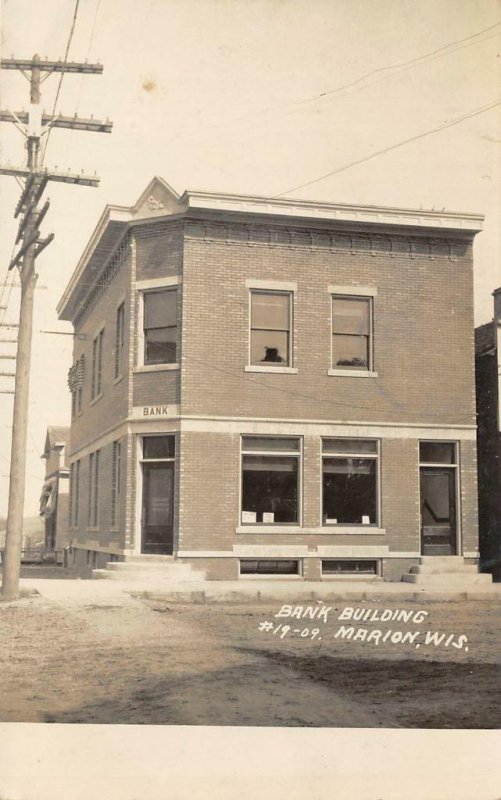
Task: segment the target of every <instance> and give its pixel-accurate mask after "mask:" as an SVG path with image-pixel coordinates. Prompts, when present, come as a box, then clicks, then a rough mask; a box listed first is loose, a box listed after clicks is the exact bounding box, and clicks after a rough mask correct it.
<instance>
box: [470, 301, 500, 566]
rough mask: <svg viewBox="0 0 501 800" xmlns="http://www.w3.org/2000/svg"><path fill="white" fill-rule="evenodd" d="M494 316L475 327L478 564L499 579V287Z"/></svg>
mask: <svg viewBox="0 0 501 800" xmlns="http://www.w3.org/2000/svg"><path fill="white" fill-rule="evenodd" d="M493 294H494V318H493V319H492V320H491V321H490V322H487V323H485V325H480V326H479V327H478V328H477V329H476V331H475V340H476V341H475V345H476V358H475V363H476V384H477V417H478V441H477V445H478V496H479V504H480V509H479V528H480V559H481V568H482V569H485V570H486V571H488V572H492V574H493V575H494V576H495V577H496V579H497V580H500V579H501V288H498V289H496V290H495V291H494V292H493Z"/></svg>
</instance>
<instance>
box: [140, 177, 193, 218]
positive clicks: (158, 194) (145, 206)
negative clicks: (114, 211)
mask: <svg viewBox="0 0 501 800" xmlns="http://www.w3.org/2000/svg"><path fill="white" fill-rule="evenodd" d="M184 208H185V206H184V204H183V203H181V202H180V197H179V195H178V193H177V192H176V191H175V190H174V189H173V188H172V187H171V186H169V184H168V183H166V181H164V180H163V179H162V178H157V177H155V178H153V180H152V181H150V183H149V184H148V186H147V187H146V189H145V191H144V192H143V193H142V195H141V197H140V198H139V200H138V201H137V203H136V204H135V205H134V207H133V208H132V209H131V212H132V213H131V220H137V219H149V218H151V217H161V216H165V215H166V214H180V213H181V212H182V211H183V210H184Z"/></svg>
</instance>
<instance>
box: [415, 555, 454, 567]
mask: <svg viewBox="0 0 501 800" xmlns="http://www.w3.org/2000/svg"><path fill="white" fill-rule="evenodd" d="M419 560H420V562H421V564H444V565H448V564H464V557H463V556H421V557H420V559H419Z"/></svg>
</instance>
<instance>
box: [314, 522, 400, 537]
mask: <svg viewBox="0 0 501 800" xmlns="http://www.w3.org/2000/svg"><path fill="white" fill-rule="evenodd" d="M319 533H327V534H330V533H334V534H337V535H338V536H347V535H348V536H359V535H360V534H362V535H363V536H372V535H374V536H385V535H386V528H378V527H377V526H376V525H324V526H323V527H322V528H320V529H319Z"/></svg>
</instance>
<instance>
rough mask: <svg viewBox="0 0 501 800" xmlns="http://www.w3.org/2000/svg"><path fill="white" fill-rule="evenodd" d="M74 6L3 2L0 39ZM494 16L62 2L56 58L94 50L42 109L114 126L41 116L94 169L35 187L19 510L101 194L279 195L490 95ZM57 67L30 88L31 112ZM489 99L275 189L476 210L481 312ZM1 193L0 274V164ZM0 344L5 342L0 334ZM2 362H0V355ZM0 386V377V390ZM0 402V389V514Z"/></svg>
mask: <svg viewBox="0 0 501 800" xmlns="http://www.w3.org/2000/svg"><path fill="white" fill-rule="evenodd" d="M74 7H75V3H74V0H44V2H43V3H41V2H37V0H3V2H1V10H2V18H1V23H2V27H1V36H2V56H3V57H9V56H10V55H14V56H16V57H19V58H29V57H31V56H32V55H33V53H35V52H38V53H39V54H40V55H41V56H42V57H45V56H47V57H48V58H49V59H57V58H62V57H63V56H64V52H65V48H66V43H67V39H68V35H69V31H70V26H71V20H72V17H73V12H74ZM500 21H501V14H500V7H499V4H498V2H497V0H419V2H416V0H377V2H374V0H141V1H139V0H80V4H79V11H78V16H77V21H76V27H75V33H74V37H73V41H72V45H71V49H70V54H69V58H70V60H76V61H82V60H85V59H86V58H88V59H89V61H96V60H99V61H101V62H102V63H103V64H104V74H103V75H102V76H93V75H89V76H81V75H76V76H72V75H67V76H66V77H65V78H64V81H63V84H62V89H61V93H60V100H59V105H58V110H59V111H60V112H61V113H64V114H73V113H75V112H78V114H79V115H80V116H83V117H86V116H90V115H91V114H93V115H94V116H95V117H96V118H105V117H107V116H109V117H110V119H112V120H113V122H114V132H113V134H112V135H111V136H110V135H106V134H94V133H81V132H75V131H67V130H54V131H53V132H52V134H51V138H50V143H49V146H48V150H47V158H46V163H47V165H48V166H52V167H54V166H56V165H58V166H59V168H67V167H71V169H72V170H74V171H80V170H83V171H85V172H94V170H95V171H96V172H97V173H98V175H99V176H100V177H101V186H100V188H99V189H92V188H83V187H77V186H71V185H65V184H50V185H49V187H48V190H47V192H46V196H49V197H50V198H51V201H52V205H51V210H50V212H49V214H48V216H47V217H46V220H45V223H44V225H43V230H44V233H49V232H51V231H53V232H54V233H55V234H56V239H55V240H54V242H53V243H52V244H51V245H50V247H48V248H47V250H46V251H45V252H44V253H43V255H42V256H41V257H40V258H39V259H38V261H37V271H38V273H39V276H40V277H39V284H40V287H41V288H40V289H39V290H37V300H36V312H35V322H34V333H35V336H34V343H33V369H32V377H31V402H30V421H29V435H28V446H29V454H28V467H27V474H28V481H27V491H26V504H25V513H26V514H27V515H31V514H35V513H37V510H38V496H39V494H40V489H41V483H42V479H43V472H44V464H43V462H42V461H41V460H40V454H41V452H42V450H43V445H44V439H45V431H46V427H47V425H49V424H68V423H69V410H70V402H69V401H70V396H69V393H68V390H67V387H66V375H67V371H68V368H69V367H70V365H71V348H72V339H71V336H55V335H50V334H46V333H41V331H46V330H52V331H53V330H60V331H66V332H69V331H71V328H70V326H69V325H68V324H66V323H61V322H59V321H58V320H57V315H56V311H55V307H56V304H57V302H58V300H59V299H60V297H61V294H62V292H63V289H64V287H65V286H66V284H67V282H68V280H69V278H70V276H71V274H72V272H73V269H74V267H75V265H76V263H77V261H78V258H79V256H80V255H81V253H82V250H83V248H84V246H85V244H86V242H87V241H88V238H89V236H90V234H91V232H92V230H93V228H94V226H95V224H96V222H97V219H98V217H99V215H100V213H101V211H102V209H103V207H104V205H105V204H106V203H108V202H110V203H118V204H132V203H133V202H134V201H135V200H136V199H137V197H138V196H139V194H140V193H141V192H142V190H143V189H144V188H145V186H146V184H147V183H148V181H149V180H150V179H151V177H152V176H153V175H154V174H158V175H161V176H162V177H164V178H165V179H166V180H167V181H168V182H169V183H170V184H171V185H172V186H173V187H174V188H175V189H177V190H178V191H180V192H182V191H183V190H184V189H185V188H192V189H206V190H210V191H228V192H235V193H243V194H260V195H275V194H281V193H283V192H286V191H287V190H289V189H291V188H293V187H296V186H301V185H302V184H306V183H309V182H310V181H313V180H314V179H316V178H318V177H320V176H322V175H325V174H327V173H332V172H334V171H336V170H341V169H342V168H343V167H346V166H347V165H349V164H351V163H352V162H354V161H358V160H359V159H365V158H366V157H367V156H371V155H373V154H376V153H378V152H379V151H381V150H385V149H386V148H389V147H393V146H394V145H395V144H398V143H399V142H401V141H403V140H407V139H410V138H411V137H414V136H417V135H419V134H423V133H426V132H428V131H430V130H433V129H435V128H437V127H439V126H441V125H443V124H444V123H449V122H451V121H453V120H455V119H457V118H460V117H463V116H465V115H468V114H470V113H472V112H475V111H476V110H477V109H480V108H483V107H484V106H488V105H491V104H493V103H496V102H501V80H500V78H501V74H500V69H501V57H500V52H501V50H500V47H501V24H500ZM493 26H495V27H493ZM486 29H489V30H486ZM481 31H484V32H483V33H480V32H481ZM476 34H479V35H478V36H475V35H476ZM471 37H474V38H471ZM442 48H445V49H442ZM435 51H439V52H435ZM432 53H433V54H434V55H429V54H432ZM409 62H411V63H409ZM397 65H400V66H397ZM58 80H59V77H58V76H53V77H51V78H49V79H48V80H47V81H46V82H44V83H43V85H42V92H43V102H42V105H43V106H44V107H45V108H46V109H47V110H52V104H53V101H54V97H55V92H56V89H57V84H58ZM350 84H351V85H350ZM343 87H345V88H343ZM28 102H29V95H28V84H27V82H26V80H25V79H24V78H23V77H22V76H21V75H20V74H18V73H16V72H11V71H6V70H2V71H1V73H0V106H1V107H2V108H9V109H13V110H16V109H20V108H21V109H22V108H23V107H24V108H26V107H27V105H28ZM500 109H501V106H496V107H495V108H494V109H492V110H490V111H486V112H485V113H481V114H478V115H476V116H472V117H471V118H470V119H466V120H465V121H463V122H461V123H459V124H457V125H454V126H452V127H449V128H447V129H445V130H442V131H440V132H438V133H435V134H433V135H429V136H424V137H422V138H419V139H417V140H415V141H413V142H410V143H408V144H405V145H403V146H402V147H397V148H394V149H392V150H390V151H389V152H387V153H385V154H380V155H376V156H375V157H374V158H371V159H369V160H366V161H363V162H362V163H360V164H359V165H357V166H353V167H351V168H348V169H343V171H339V172H337V173H336V174H334V175H331V176H330V177H328V178H326V179H324V180H320V181H318V182H315V183H312V184H310V185H308V186H305V187H303V188H298V189H297V190H296V191H294V192H291V193H289V194H287V195H286V196H287V197H291V198H292V197H301V198H306V199H312V200H325V201H332V202H352V203H367V204H371V203H373V204H377V205H391V206H405V207H417V208H419V207H423V208H435V209H442V208H446V209H448V210H453V211H474V212H480V213H483V214H485V216H486V220H485V228H484V232H483V233H482V234H480V235H479V236H478V237H477V240H476V246H475V259H476V266H475V309H476V317H477V323H482V322H485V321H487V320H488V319H490V318H491V316H492V311H491V305H492V302H491V301H492V298H491V292H492V290H493V289H494V288H495V287H496V286H498V285H501V258H500V256H501V252H500V250H501V248H500V241H501V238H500V233H501V231H500V205H501V190H500V186H501V184H500V177H501V170H500V144H501V125H500V121H501V111H500ZM0 135H1V151H2V152H1V161H2V163H5V162H7V161H10V162H12V163H14V164H20V163H24V149H23V140H22V137H21V135H20V134H19V133H18V132H17V131H16V130H15V128H14V127H13V126H12V125H9V124H7V123H3V124H1V125H0ZM0 191H1V195H0V197H1V209H0V220H1V223H2V238H1V242H0V282H4V281H5V276H6V274H7V273H6V270H7V265H8V262H9V260H10V256H11V253H12V248H13V244H14V239H15V234H16V231H17V221H15V220H14V219H13V211H14V208H15V205H16V203H17V200H18V197H19V187H18V186H17V184H16V182H15V180H14V178H10V177H0ZM43 287H46V288H43ZM1 291H2V288H1V287H0V293H1ZM18 294H19V291H18V290H13V291H12V293H11V295H10V301H9V310H8V312H7V317H6V319H8V320H10V321H16V320H17V302H16V301H17V297H18ZM0 296H1V294H0ZM3 302H5V296H4V298H3V300H0V304H2V303H3ZM1 313H2V312H0V314H1ZM2 337H5V333H4V332H2V334H0V338H2ZM0 352H2V353H6V352H13V349H12V347H11V348H10V350H9V347H8V346H7V345H1V344H0ZM12 363H13V362H7V361H1V360H0V371H10V368H11V366H12ZM12 384H13V380H12V379H9V378H0V388H9V387H12ZM12 405H13V402H12V396H11V395H5V394H0V515H1V514H5V513H6V509H7V493H8V471H9V461H10V426H11V417H12Z"/></svg>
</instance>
